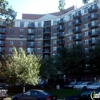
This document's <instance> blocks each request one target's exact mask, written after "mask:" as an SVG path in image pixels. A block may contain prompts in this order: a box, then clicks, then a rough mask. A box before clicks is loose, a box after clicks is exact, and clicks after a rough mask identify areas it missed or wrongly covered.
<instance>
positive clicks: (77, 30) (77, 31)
mask: <svg viewBox="0 0 100 100" xmlns="http://www.w3.org/2000/svg"><path fill="white" fill-rule="evenodd" d="M73 32H74V33H81V28H78V29H76V28H74V29H73Z"/></svg>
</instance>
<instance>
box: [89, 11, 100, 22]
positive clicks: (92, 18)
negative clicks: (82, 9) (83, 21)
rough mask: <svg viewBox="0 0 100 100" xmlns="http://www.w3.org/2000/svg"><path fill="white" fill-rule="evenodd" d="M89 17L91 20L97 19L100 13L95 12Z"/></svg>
mask: <svg viewBox="0 0 100 100" xmlns="http://www.w3.org/2000/svg"><path fill="white" fill-rule="evenodd" d="M88 18H89V20H90V21H92V20H96V19H98V18H99V15H98V14H95V13H94V14H92V15H90V16H89V17H88Z"/></svg>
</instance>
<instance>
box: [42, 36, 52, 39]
mask: <svg viewBox="0 0 100 100" xmlns="http://www.w3.org/2000/svg"><path fill="white" fill-rule="evenodd" d="M50 39H51V37H46V36H44V37H43V40H50Z"/></svg>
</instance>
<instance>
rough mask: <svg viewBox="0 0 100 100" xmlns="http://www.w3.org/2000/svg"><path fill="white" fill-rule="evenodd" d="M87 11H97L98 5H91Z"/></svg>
mask: <svg viewBox="0 0 100 100" xmlns="http://www.w3.org/2000/svg"><path fill="white" fill-rule="evenodd" d="M88 10H89V13H93V12H96V11H98V6H97V5H92V6H91V7H90V8H89V9H88Z"/></svg>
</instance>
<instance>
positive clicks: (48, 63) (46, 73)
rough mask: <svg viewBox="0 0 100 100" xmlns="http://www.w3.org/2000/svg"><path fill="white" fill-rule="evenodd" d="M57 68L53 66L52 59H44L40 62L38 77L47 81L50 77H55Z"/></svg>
mask: <svg viewBox="0 0 100 100" xmlns="http://www.w3.org/2000/svg"><path fill="white" fill-rule="evenodd" d="M57 72H58V70H57V68H56V67H55V66H54V58H53V57H50V58H46V59H42V60H41V68H40V76H41V77H42V78H43V79H48V78H50V76H55V75H57Z"/></svg>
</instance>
